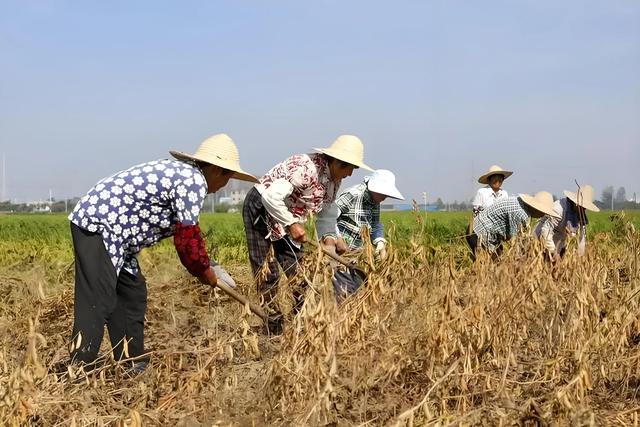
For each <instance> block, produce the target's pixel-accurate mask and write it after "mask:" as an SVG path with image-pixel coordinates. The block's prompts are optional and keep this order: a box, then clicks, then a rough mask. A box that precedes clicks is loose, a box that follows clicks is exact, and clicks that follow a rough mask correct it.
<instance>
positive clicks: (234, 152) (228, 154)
mask: <svg viewBox="0 0 640 427" xmlns="http://www.w3.org/2000/svg"><path fill="white" fill-rule="evenodd" d="M169 153H170V154H171V155H172V156H173V157H175V158H176V159H178V160H197V161H201V162H205V163H209V164H212V165H215V166H220V167H221V168H225V169H228V170H230V171H233V172H235V173H234V174H233V178H235V179H239V180H242V181H249V182H258V179H257V178H256V177H255V176H253V175H251V174H249V173H247V172H245V171H243V170H242V168H241V167H240V155H239V154H238V148H237V147H236V144H235V143H234V142H233V139H231V138H230V137H229V135H227V134H225V133H219V134H217V135H213V136H210V137H209V138H207V139H205V140H204V141H202V144H200V146H199V147H198V150H197V151H196V153H195V154H187V153H183V152H182V151H169Z"/></svg>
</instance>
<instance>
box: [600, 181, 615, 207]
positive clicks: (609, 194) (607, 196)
mask: <svg viewBox="0 0 640 427" xmlns="http://www.w3.org/2000/svg"><path fill="white" fill-rule="evenodd" d="M612 198H613V186H612V185H609V186H608V187H605V188H604V190H602V197H601V198H600V200H601V201H602V205H603V206H604V207H605V208H610V207H611V199H612Z"/></svg>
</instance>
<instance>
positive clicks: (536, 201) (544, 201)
mask: <svg viewBox="0 0 640 427" xmlns="http://www.w3.org/2000/svg"><path fill="white" fill-rule="evenodd" d="M518 197H520V199H522V201H523V202H525V203H526V204H527V205H529V206H531V207H532V208H534V209H536V210H538V211H540V212H542V213H544V214H546V215H550V216H553V217H556V218H560V215H558V214H557V213H556V212H555V211H554V210H553V196H552V195H551V193H549V192H547V191H538V192H537V193H536V194H535V195H534V196H533V197H532V196H530V195H528V194H518Z"/></svg>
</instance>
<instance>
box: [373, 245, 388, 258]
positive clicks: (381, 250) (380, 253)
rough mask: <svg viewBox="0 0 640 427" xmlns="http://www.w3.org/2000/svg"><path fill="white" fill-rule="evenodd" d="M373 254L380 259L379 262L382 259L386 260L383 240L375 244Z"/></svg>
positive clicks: (385, 248)
mask: <svg viewBox="0 0 640 427" xmlns="http://www.w3.org/2000/svg"><path fill="white" fill-rule="evenodd" d="M375 254H376V255H377V256H378V257H380V260H383V259H385V258H386V256H387V244H386V243H385V242H384V240H380V241H379V242H378V243H376V249H375Z"/></svg>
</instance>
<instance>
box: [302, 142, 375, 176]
mask: <svg viewBox="0 0 640 427" xmlns="http://www.w3.org/2000/svg"><path fill="white" fill-rule="evenodd" d="M314 150H316V151H318V152H320V153H323V154H326V155H327V156H331V157H333V158H335V159H338V160H342V161H343V162H346V163H349V164H350V165H354V166H357V167H359V168H362V169H366V170H369V171H373V169H371V168H370V167H369V166H367V165H365V164H364V145H363V144H362V141H360V138H358V137H357V136H353V135H341V136H339V137H338V138H337V139H336V140H335V141H333V144H331V146H330V147H327V148H314Z"/></svg>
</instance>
